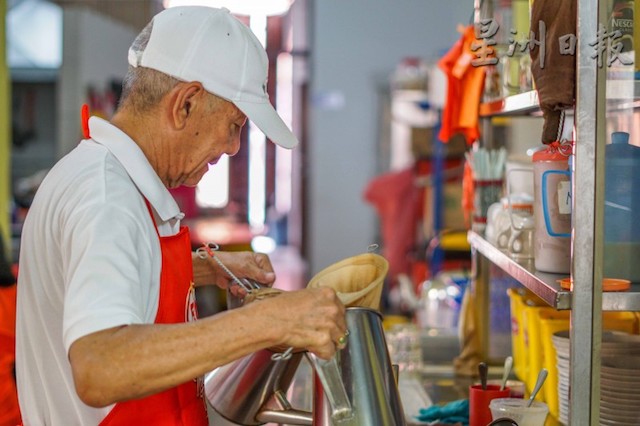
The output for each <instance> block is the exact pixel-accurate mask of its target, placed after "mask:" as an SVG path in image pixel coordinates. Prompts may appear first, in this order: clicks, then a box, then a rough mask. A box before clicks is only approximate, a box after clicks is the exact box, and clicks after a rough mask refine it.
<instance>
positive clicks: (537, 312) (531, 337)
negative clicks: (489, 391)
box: [522, 303, 569, 402]
mask: <svg viewBox="0 0 640 426" xmlns="http://www.w3.org/2000/svg"><path fill="white" fill-rule="evenodd" d="M522 317H523V329H524V330H523V333H524V347H525V351H526V353H527V355H526V359H527V367H528V368H527V374H526V377H525V379H524V380H523V382H524V383H525V387H526V390H527V394H531V391H532V390H533V388H534V386H535V385H536V380H538V373H540V370H541V369H542V367H544V366H545V359H544V355H545V352H544V348H543V346H542V340H543V335H542V327H541V321H542V319H543V318H545V319H555V320H558V321H560V320H562V321H565V320H566V325H567V328H568V326H569V311H557V310H555V309H554V308H551V307H550V306H548V305H546V306H540V305H528V304H526V303H525V305H524V307H523V315H522ZM543 388H544V390H547V389H549V388H552V387H551V385H550V383H546V384H545V385H544V387H543ZM553 389H557V386H555V387H553ZM536 399H537V400H538V401H543V402H544V401H546V400H547V397H546V395H545V392H544V391H543V392H538V395H537V396H536Z"/></svg>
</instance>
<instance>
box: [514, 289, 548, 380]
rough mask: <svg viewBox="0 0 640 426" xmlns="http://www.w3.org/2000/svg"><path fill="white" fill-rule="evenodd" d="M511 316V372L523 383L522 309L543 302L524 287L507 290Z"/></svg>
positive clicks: (525, 353)
mask: <svg viewBox="0 0 640 426" xmlns="http://www.w3.org/2000/svg"><path fill="white" fill-rule="evenodd" d="M507 294H508V295H509V305H510V306H509V307H510V314H511V351H512V355H513V372H514V373H515V375H516V376H517V377H518V379H520V380H522V381H523V382H524V381H525V380H526V378H527V374H528V370H529V369H528V359H527V358H528V353H527V351H526V346H525V332H524V330H525V327H524V317H523V314H524V307H525V305H543V304H544V302H543V301H542V300H541V299H540V298H538V297H537V296H536V295H534V294H533V293H532V292H531V291H529V290H527V289H526V288H524V287H517V288H509V289H507Z"/></svg>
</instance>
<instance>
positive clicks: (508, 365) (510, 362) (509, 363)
mask: <svg viewBox="0 0 640 426" xmlns="http://www.w3.org/2000/svg"><path fill="white" fill-rule="evenodd" d="M512 367H513V357H510V356H508V357H507V358H506V359H505V360H504V371H503V372H502V382H501V383H500V390H504V387H505V385H506V384H507V379H508V378H509V374H511V368H512Z"/></svg>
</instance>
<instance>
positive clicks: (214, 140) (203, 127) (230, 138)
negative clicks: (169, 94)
mask: <svg viewBox="0 0 640 426" xmlns="http://www.w3.org/2000/svg"><path fill="white" fill-rule="evenodd" d="M207 96H211V95H208V94H207ZM246 121H247V117H246V116H245V115H244V113H243V112H242V111H240V110H239V109H238V107H236V106H235V105H233V104H232V103H231V102H228V101H224V100H222V101H219V102H216V103H215V104H213V106H205V105H204V104H203V103H201V104H200V106H199V108H197V109H196V110H194V111H193V114H192V116H191V117H189V119H188V125H187V127H186V129H185V137H184V138H181V139H182V141H181V142H180V143H179V146H178V147H177V148H176V151H175V153H176V154H177V158H176V160H177V161H172V162H171V163H172V164H171V166H172V167H171V172H170V175H171V176H170V182H169V187H172V188H174V187H177V186H179V185H186V186H195V185H197V184H198V182H200V179H202V176H204V174H205V173H206V172H207V171H208V170H209V166H210V165H214V164H216V163H217V162H218V160H220V157H222V155H224V154H227V155H230V156H231V155H235V154H236V153H237V152H238V150H239V149H240V134H241V131H242V127H243V126H244V124H245V123H246Z"/></svg>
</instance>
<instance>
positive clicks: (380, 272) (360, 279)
mask: <svg viewBox="0 0 640 426" xmlns="http://www.w3.org/2000/svg"><path fill="white" fill-rule="evenodd" d="M388 270H389V262H388V261H387V260H386V259H385V258H384V257H382V256H380V255H378V254H375V253H363V254H360V255H357V256H353V257H348V258H346V259H343V260H341V261H339V262H336V263H334V264H332V265H330V266H328V267H326V268H325V269H323V270H322V271H320V272H318V273H317V274H316V275H315V276H314V277H313V278H311V280H310V281H309V283H308V284H307V287H308V288H319V287H331V288H333V289H334V290H335V291H336V293H337V295H338V297H339V298H340V301H342V303H343V304H344V305H345V306H347V307H352V306H359V307H366V308H371V309H376V310H379V309H380V298H381V297H382V286H383V284H384V279H385V277H386V276H387V271H388Z"/></svg>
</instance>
